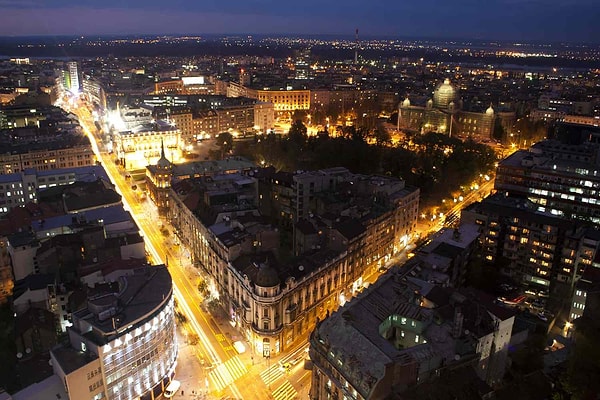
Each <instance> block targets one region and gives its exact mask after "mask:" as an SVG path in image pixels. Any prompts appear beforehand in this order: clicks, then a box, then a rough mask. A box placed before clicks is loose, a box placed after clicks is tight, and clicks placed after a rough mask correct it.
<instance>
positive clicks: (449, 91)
mask: <svg viewBox="0 0 600 400" xmlns="http://www.w3.org/2000/svg"><path fill="white" fill-rule="evenodd" d="M457 99H458V91H457V90H456V89H455V88H454V86H452V85H451V84H450V79H448V78H446V79H444V82H443V83H441V84H439V85H438V87H437V88H435V91H434V92H433V106H434V107H435V108H442V109H447V108H448V105H449V104H450V103H451V102H456V100H457Z"/></svg>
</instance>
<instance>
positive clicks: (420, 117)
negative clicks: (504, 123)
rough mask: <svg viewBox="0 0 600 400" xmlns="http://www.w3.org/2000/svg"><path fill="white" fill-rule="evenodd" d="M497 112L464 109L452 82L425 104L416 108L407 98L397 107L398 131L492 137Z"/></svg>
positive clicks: (445, 82) (489, 109)
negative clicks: (476, 111)
mask: <svg viewBox="0 0 600 400" xmlns="http://www.w3.org/2000/svg"><path fill="white" fill-rule="evenodd" d="M494 118H495V116H494V109H493V108H492V107H491V106H490V107H489V108H488V109H487V110H486V112H485V113H475V112H467V111H463V110H462V100H461V99H460V94H459V92H458V90H457V89H456V88H454V86H452V84H451V83H450V80H449V79H446V80H444V82H443V83H441V84H440V85H438V86H437V87H436V89H435V91H434V93H433V98H431V99H429V100H427V103H426V105H425V106H424V107H423V106H415V105H412V104H411V102H410V100H409V99H408V98H406V99H405V100H404V101H402V102H401V103H400V105H399V107H398V128H399V129H409V130H414V131H419V132H432V131H433V132H440V133H447V134H448V135H450V136H459V135H460V136H468V137H472V136H477V137H481V138H491V137H492V133H493V128H494Z"/></svg>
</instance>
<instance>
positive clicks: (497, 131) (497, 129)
mask: <svg viewBox="0 0 600 400" xmlns="http://www.w3.org/2000/svg"><path fill="white" fill-rule="evenodd" d="M504 133H505V132H504V127H503V126H502V123H501V122H500V118H496V119H495V120H494V131H493V132H492V137H493V138H494V139H496V140H499V141H501V142H502V141H504Z"/></svg>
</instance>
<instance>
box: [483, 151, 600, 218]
mask: <svg viewBox="0 0 600 400" xmlns="http://www.w3.org/2000/svg"><path fill="white" fill-rule="evenodd" d="M494 188H495V189H496V191H498V192H500V193H505V194H508V195H511V196H518V197H523V198H527V199H529V200H531V201H532V202H533V203H535V204H536V206H537V209H538V210H539V211H542V212H548V213H550V214H552V215H556V216H560V217H564V218H568V219H569V218H572V219H575V220H580V221H583V222H588V223H592V224H595V225H599V224H600V190H598V189H599V188H600V156H599V153H598V145H597V144H594V143H589V142H583V143H580V144H567V143H562V142H559V141H557V140H544V141H542V142H538V143H536V144H534V145H533V146H532V147H531V148H530V149H529V150H518V151H517V152H515V153H513V154H511V155H510V156H508V157H507V158H505V159H504V160H502V161H501V162H500V164H499V165H498V169H497V171H496V180H495V182H494Z"/></svg>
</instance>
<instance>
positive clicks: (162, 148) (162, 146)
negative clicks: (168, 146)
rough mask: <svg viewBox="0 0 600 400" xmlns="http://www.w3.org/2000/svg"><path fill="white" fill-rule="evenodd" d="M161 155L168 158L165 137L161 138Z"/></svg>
mask: <svg viewBox="0 0 600 400" xmlns="http://www.w3.org/2000/svg"><path fill="white" fill-rule="evenodd" d="M160 157H161V158H166V157H165V139H163V138H160Z"/></svg>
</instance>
